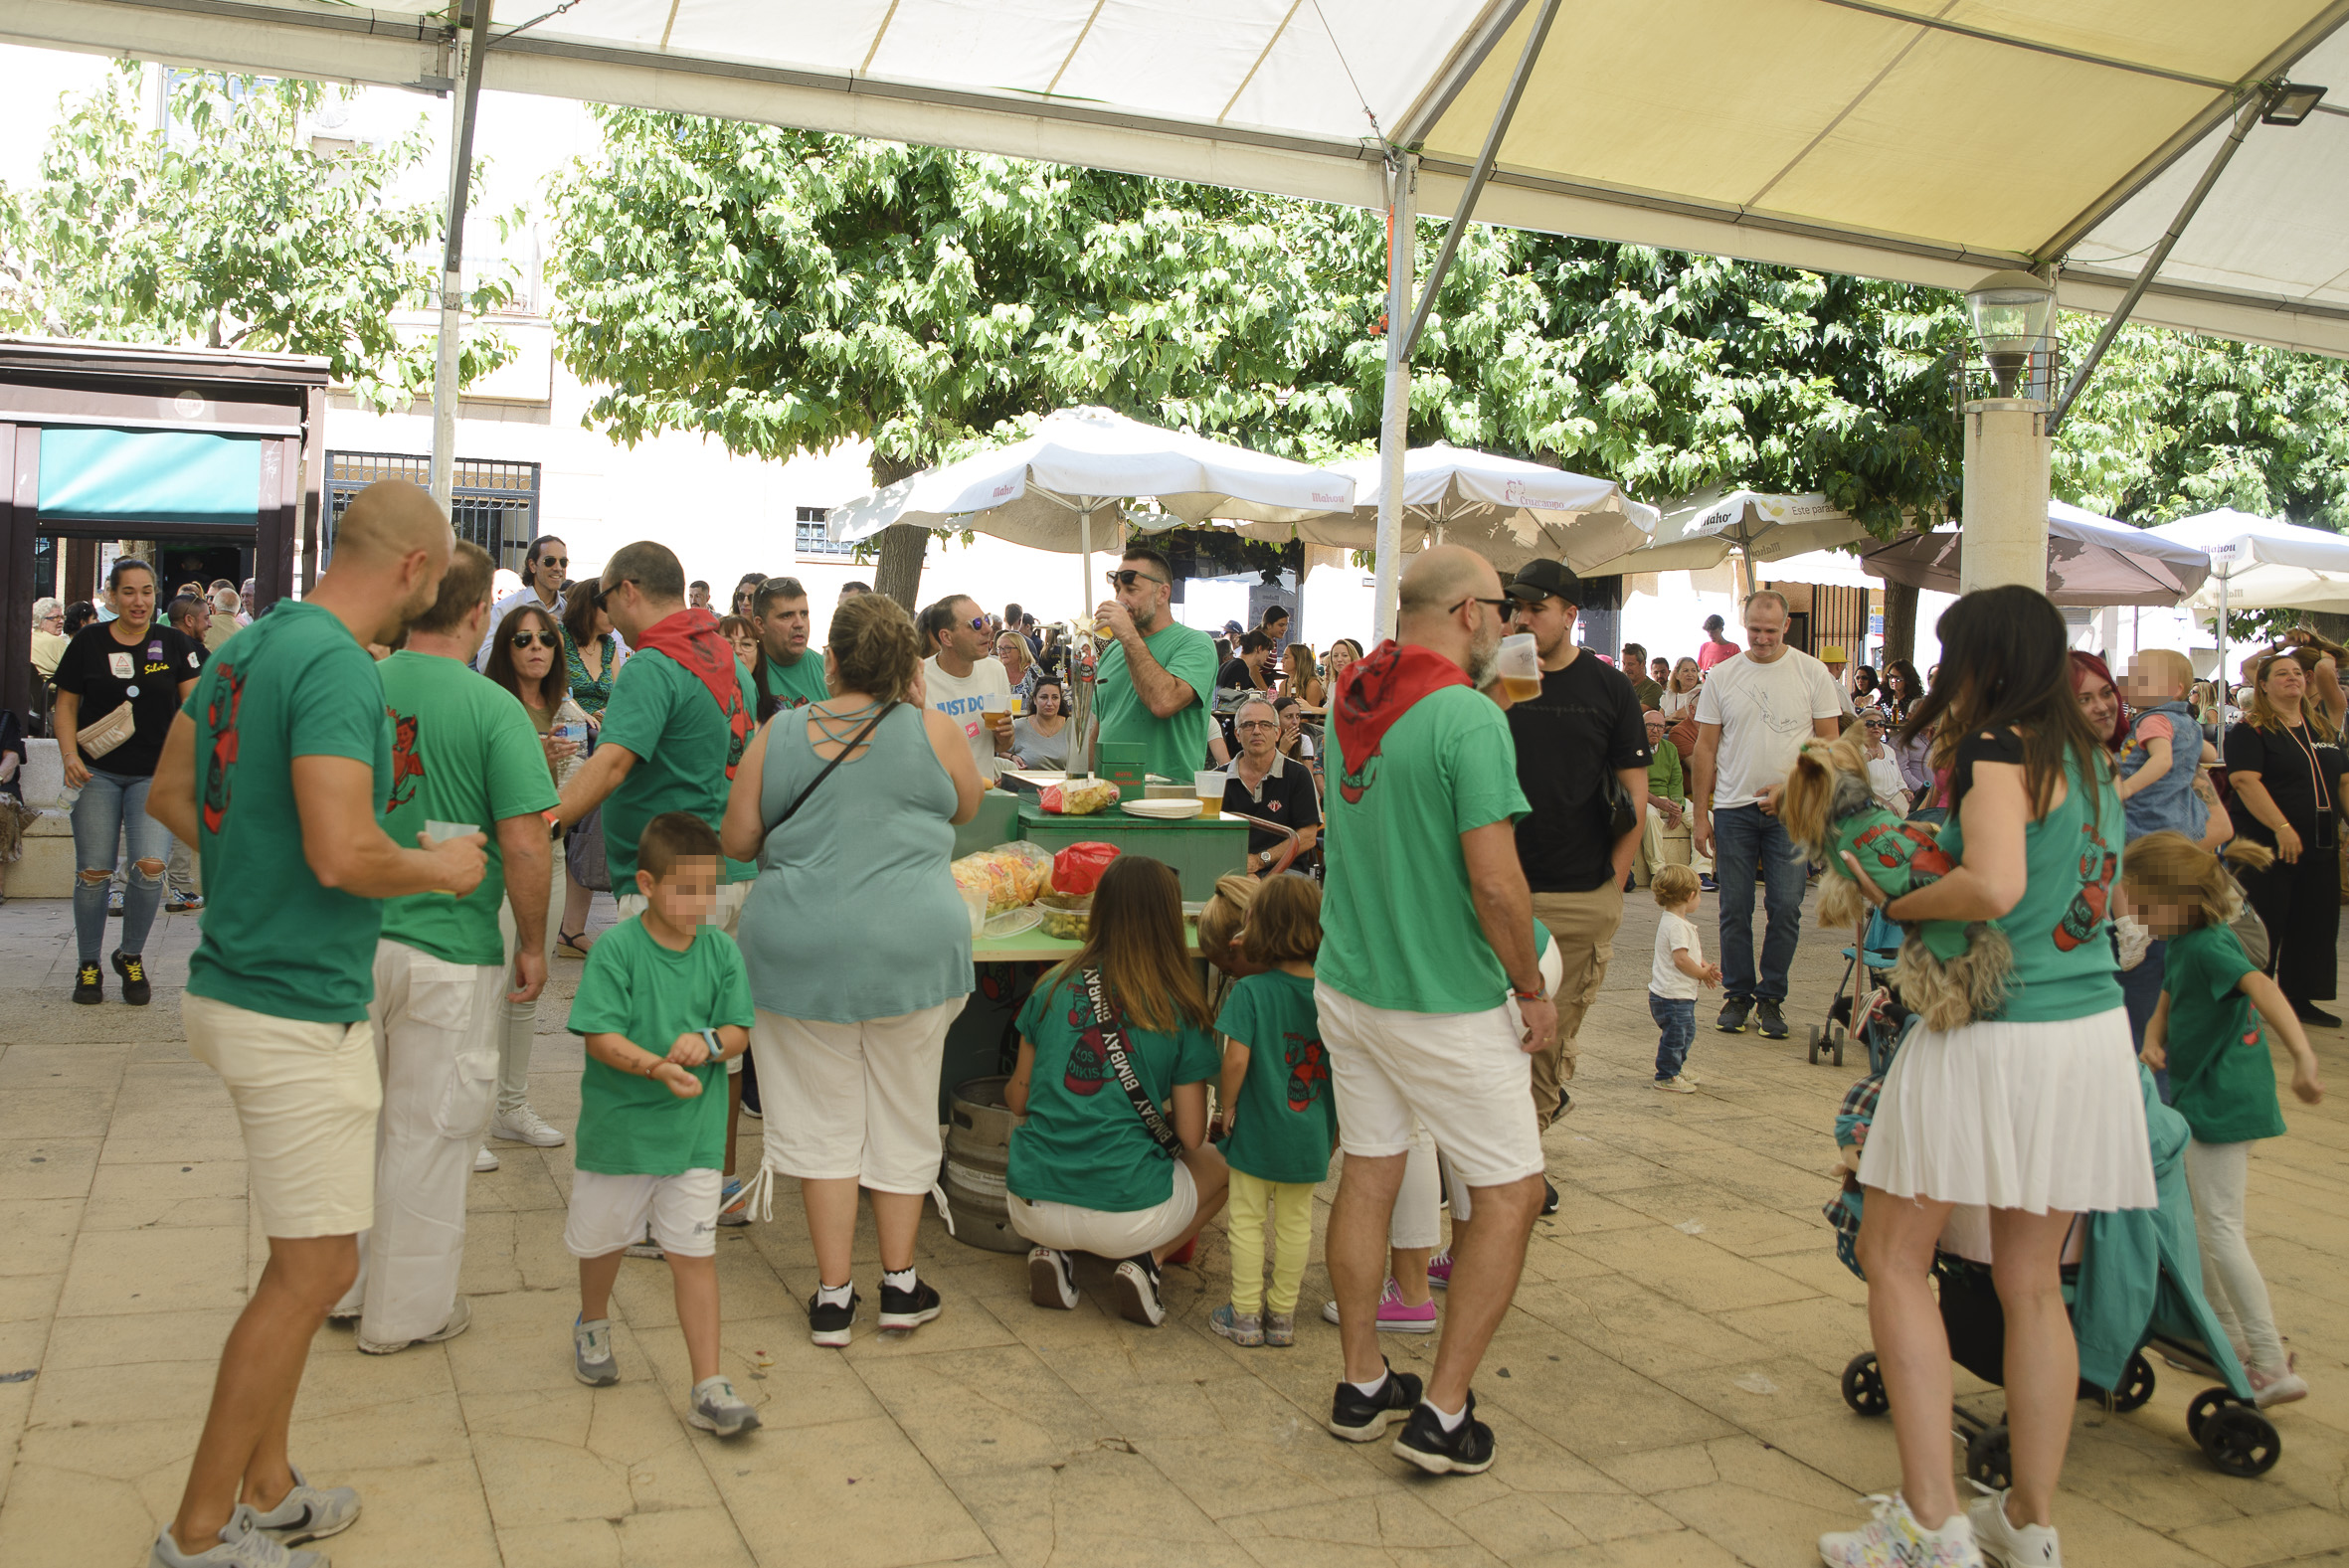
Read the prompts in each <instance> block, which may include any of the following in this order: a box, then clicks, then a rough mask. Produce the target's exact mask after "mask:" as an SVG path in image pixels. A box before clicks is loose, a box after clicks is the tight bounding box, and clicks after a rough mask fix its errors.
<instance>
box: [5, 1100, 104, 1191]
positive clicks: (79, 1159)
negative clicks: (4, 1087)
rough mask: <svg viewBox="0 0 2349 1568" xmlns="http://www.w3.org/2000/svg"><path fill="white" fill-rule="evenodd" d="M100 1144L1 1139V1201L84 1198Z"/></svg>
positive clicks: (79, 1139) (78, 1139) (79, 1140)
mask: <svg viewBox="0 0 2349 1568" xmlns="http://www.w3.org/2000/svg"><path fill="white" fill-rule="evenodd" d="M4 1099H5V1097H0V1100H4ZM100 1142H101V1140H100V1139H98V1138H94V1137H49V1136H46V1135H43V1136H36V1137H0V1199H22V1198H80V1197H87V1196H88V1195H89V1193H90V1176H91V1175H92V1174H93V1173H94V1172H95V1171H96V1169H97V1154H98V1148H99V1145H100Z"/></svg>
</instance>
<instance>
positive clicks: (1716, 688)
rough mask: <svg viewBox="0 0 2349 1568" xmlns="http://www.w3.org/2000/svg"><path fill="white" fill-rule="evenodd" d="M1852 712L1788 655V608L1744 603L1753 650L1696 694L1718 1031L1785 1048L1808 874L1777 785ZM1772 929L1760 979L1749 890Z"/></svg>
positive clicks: (1812, 667)
mask: <svg viewBox="0 0 2349 1568" xmlns="http://www.w3.org/2000/svg"><path fill="white" fill-rule="evenodd" d="M1843 712H1844V704H1843V698H1842V696H1841V694H1840V693H1839V692H1838V691H1837V689H1836V684H1835V677H1834V676H1832V675H1830V674H1828V673H1827V666H1826V665H1824V664H1822V663H1820V662H1819V661H1818V660H1817V659H1815V658H1813V657H1811V656H1810V655H1809V654H1808V653H1805V652H1803V651H1801V650H1800V649H1798V648H1790V647H1788V646H1787V645H1786V600H1785V598H1784V597H1783V596H1782V595H1779V594H1775V593H1772V592H1771V591H1770V590H1768V589H1763V590H1761V591H1760V592H1758V593H1755V594H1751V595H1748V596H1747V597H1746V600H1745V651H1744V652H1742V653H1739V654H1736V655H1734V656H1732V657H1729V658H1724V659H1722V660H1721V661H1720V662H1719V663H1717V664H1716V665H1714V666H1713V668H1712V669H1711V670H1709V671H1707V672H1706V676H1705V684H1704V685H1703V686H1702V687H1700V688H1698V693H1697V756H1696V758H1695V759H1694V761H1693V762H1692V763H1691V764H1690V774H1691V779H1690V786H1689V795H1690V803H1691V804H1692V805H1693V806H1695V807H1696V812H1697V825H1696V850H1697V853H1698V854H1700V855H1711V856H1713V862H1714V864H1713V875H1714V880H1715V882H1716V883H1717V885H1718V887H1719V889H1720V965H1721V975H1722V980H1721V988H1722V990H1723V991H1724V992H1725V993H1726V994H1727V998H1728V999H1727V1000H1726V1001H1724V1002H1723V1003H1722V1004H1721V1010H1720V1017H1719V1018H1718V1019H1717V1020H1716V1024H1715V1027H1717V1028H1718V1029H1719V1030H1720V1031H1721V1032H1722V1033H1723V1034H1743V1033H1744V1032H1745V1024H1746V1020H1747V1019H1748V1017H1751V1018H1752V1019H1753V1021H1754V1023H1755V1025H1756V1027H1757V1028H1759V1029H1760V1031H1761V1033H1762V1036H1763V1038H1765V1039H1770V1040H1783V1039H1785V1038H1786V1033H1787V1030H1786V1017H1785V1014H1784V1013H1783V1012H1782V1011H1781V1008H1782V1007H1783V1005H1784V1003H1785V1001H1786V972H1787V969H1788V968H1789V967H1790V966H1791V965H1792V964H1793V962H1794V945H1795V941H1796V939H1797V938H1799V937H1800V936H1801V934H1802V914H1803V892H1804V889H1805V888H1806V887H1807V886H1808V884H1809V880H1810V878H1809V871H1808V867H1807V865H1806V863H1805V861H1804V858H1803V853H1802V851H1801V850H1799V849H1797V848H1795V846H1794V841H1793V840H1792V839H1791V838H1789V837H1788V836H1787V833H1786V824H1785V823H1783V822H1781V821H1779V820H1778V786H1779V785H1780V784H1784V783H1785V782H1786V775H1787V774H1788V772H1789V771H1791V770H1792V769H1793V767H1794V758H1795V754H1796V753H1798V752H1800V751H1801V750H1802V745H1803V742H1805V741H1807V740H1810V739H1811V738H1812V737H1814V736H1816V737H1818V738H1819V739H1820V740H1823V741H1832V740H1834V739H1835V737H1836V735H1837V733H1838V731H1839V730H1840V729H1841V721H1842V718H1843ZM1757 875H1758V876H1759V877H1760V878H1761V880H1762V884H1763V902H1764V905H1765V907H1766V909H1767V912H1768V915H1769V926H1768V928H1767V930H1766V931H1765V933H1764V935H1763V937H1762V951H1761V971H1760V973H1759V974H1758V975H1756V973H1755V972H1754V961H1753V884H1754V879H1755V877H1756V876H1757Z"/></svg>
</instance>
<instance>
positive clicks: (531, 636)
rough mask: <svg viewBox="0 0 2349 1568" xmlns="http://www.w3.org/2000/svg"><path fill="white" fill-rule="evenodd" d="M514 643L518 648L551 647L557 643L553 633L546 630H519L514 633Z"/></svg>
mask: <svg viewBox="0 0 2349 1568" xmlns="http://www.w3.org/2000/svg"><path fill="white" fill-rule="evenodd" d="M513 643H514V646H515V647H517V648H528V647H541V648H551V647H554V646H555V645H556V644H555V639H554V636H553V634H552V633H549V632H545V631H517V632H515V633H514V635H513Z"/></svg>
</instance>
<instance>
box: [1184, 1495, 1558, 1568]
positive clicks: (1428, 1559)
mask: <svg viewBox="0 0 2349 1568" xmlns="http://www.w3.org/2000/svg"><path fill="white" fill-rule="evenodd" d="M1441 1484H1443V1481H1441V1480H1434V1481H1421V1482H1413V1483H1409V1484H1406V1485H1397V1486H1394V1487H1391V1488H1388V1489H1386V1490H1382V1491H1380V1492H1378V1493H1376V1494H1375V1495H1373V1496H1370V1497H1366V1498H1350V1499H1348V1500H1345V1501H1341V1502H1301V1503H1299V1504H1297V1505H1296V1506H1294V1507H1288V1508H1278V1509H1273V1510H1270V1511H1267V1512H1262V1513H1247V1514H1241V1515H1238V1516H1236V1517H1233V1518H1230V1519H1226V1520H1225V1521H1224V1528H1225V1529H1227V1530H1228V1531H1229V1532H1230V1533H1231V1536H1232V1538H1233V1539H1234V1540H1236V1541H1238V1542H1239V1543H1240V1544H1241V1545H1242V1546H1244V1547H1246V1548H1247V1549H1248V1551H1249V1552H1250V1553H1251V1554H1252V1555H1253V1556H1254V1557H1255V1559H1256V1560H1257V1561H1258V1562H1260V1563H1264V1564H1267V1565H1271V1564H1276V1563H1277V1564H1284V1565H1287V1564H1301V1565H1303V1564H1314V1565H1318V1564H1329V1565H1332V1568H1336V1565H1340V1564H1358V1563H1360V1562H1361V1561H1362V1560H1363V1559H1364V1558H1365V1557H1368V1558H1370V1559H1371V1560H1373V1561H1375V1560H1376V1559H1378V1558H1380V1557H1386V1558H1389V1559H1392V1560H1395V1561H1409V1562H1419V1563H1427V1564H1431V1565H1432V1564H1439V1563H1440V1564H1459V1565H1462V1568H1467V1565H1470V1564H1480V1565H1481V1564H1491V1563H1497V1562H1499V1561H1500V1559H1499V1558H1497V1557H1495V1556H1494V1555H1493V1554H1492V1553H1491V1552H1490V1551H1488V1550H1486V1549H1485V1548H1484V1547H1483V1546H1480V1545H1478V1544H1477V1542H1476V1540H1475V1538H1474V1537H1473V1536H1471V1535H1469V1534H1468V1533H1467V1532H1466V1531H1465V1530H1463V1529H1461V1528H1460V1527H1459V1526H1458V1525H1457V1524H1455V1523H1453V1522H1452V1521H1451V1520H1449V1519H1446V1518H1445V1517H1444V1516H1443V1515H1442V1514H1440V1513H1438V1512H1436V1510H1435V1509H1434V1508H1432V1507H1430V1506H1428V1504H1427V1503H1426V1502H1424V1501H1422V1500H1421V1499H1420V1497H1419V1496H1418V1495H1417V1493H1418V1492H1419V1491H1420V1490H1421V1489H1422V1488H1423V1486H1429V1485H1441ZM1560 1522H1563V1521H1560Z"/></svg>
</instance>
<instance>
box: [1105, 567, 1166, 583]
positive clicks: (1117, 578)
mask: <svg viewBox="0 0 2349 1568" xmlns="http://www.w3.org/2000/svg"><path fill="white" fill-rule="evenodd" d="M1165 581H1167V580H1166V579H1165V578H1163V577H1153V576H1152V575H1151V574H1150V573H1148V572H1137V571H1135V570H1134V569H1133V568H1132V567H1128V568H1126V569H1125V570H1124V571H1123V572H1112V573H1110V574H1109V586H1110V587H1112V588H1132V587H1133V586H1134V585H1135V584H1136V583H1137V582H1143V583H1164V582H1165Z"/></svg>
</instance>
